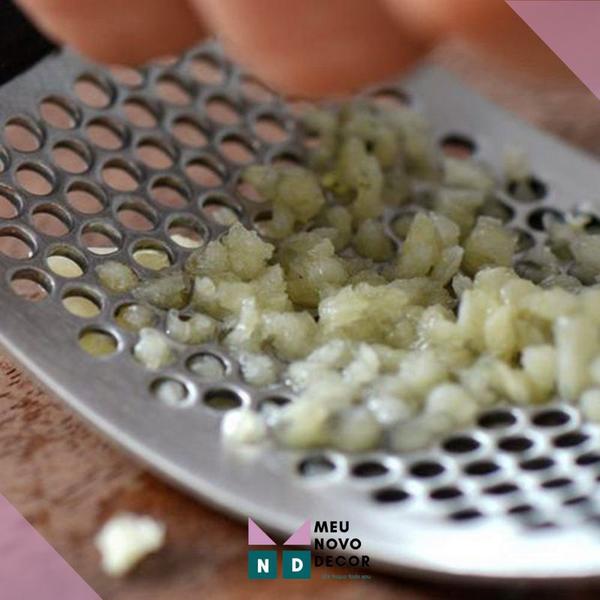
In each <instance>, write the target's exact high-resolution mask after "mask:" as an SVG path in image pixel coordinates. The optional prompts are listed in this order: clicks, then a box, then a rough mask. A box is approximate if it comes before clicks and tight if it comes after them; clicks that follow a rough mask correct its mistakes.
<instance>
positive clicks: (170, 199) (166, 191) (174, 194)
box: [150, 177, 189, 208]
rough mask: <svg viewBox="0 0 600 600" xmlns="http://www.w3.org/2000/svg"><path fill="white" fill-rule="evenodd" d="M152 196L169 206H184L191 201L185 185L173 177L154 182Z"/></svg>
mask: <svg viewBox="0 0 600 600" xmlns="http://www.w3.org/2000/svg"><path fill="white" fill-rule="evenodd" d="M150 196H151V197H152V199H153V200H154V201H155V202H157V203H158V204H160V205H162V206H165V207H167V208H183V207H184V206H186V205H187V203H188V202H189V194H188V192H187V190H186V188H185V186H184V185H183V184H182V183H180V182H178V181H177V180H176V179H173V178H166V177H164V178H161V179H157V180H155V181H154V182H153V183H152V187H151V189H150Z"/></svg>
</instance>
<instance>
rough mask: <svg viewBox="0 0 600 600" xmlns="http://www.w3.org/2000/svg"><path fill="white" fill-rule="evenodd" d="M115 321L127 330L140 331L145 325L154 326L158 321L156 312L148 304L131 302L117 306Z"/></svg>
mask: <svg viewBox="0 0 600 600" xmlns="http://www.w3.org/2000/svg"><path fill="white" fill-rule="evenodd" d="M115 322H116V323H117V325H118V326H119V327H121V328H123V329H125V330H127V331H139V330H140V329H143V328H144V327H153V326H154V325H155V323H156V314H155V313H154V311H153V310H152V309H151V308H149V307H148V306H145V305H143V304H135V303H132V302H130V303H127V304H122V305H121V306H119V307H118V308H117V310H116V311H115Z"/></svg>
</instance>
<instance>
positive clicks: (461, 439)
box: [443, 435, 480, 454]
mask: <svg viewBox="0 0 600 600" xmlns="http://www.w3.org/2000/svg"><path fill="white" fill-rule="evenodd" d="M479 446H480V444H479V442H478V441H477V440H476V439H474V438H472V437H470V436H468V435H459V436H455V437H451V438H449V439H447V440H446V441H445V442H444V444H443V448H444V450H446V452H452V453H456V454H465V453H467V452H473V451H475V450H477V448H479Z"/></svg>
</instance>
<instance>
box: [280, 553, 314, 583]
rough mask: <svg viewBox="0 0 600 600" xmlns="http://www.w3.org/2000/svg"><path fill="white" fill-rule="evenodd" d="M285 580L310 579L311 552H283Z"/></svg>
mask: <svg viewBox="0 0 600 600" xmlns="http://www.w3.org/2000/svg"><path fill="white" fill-rule="evenodd" d="M283 578H284V579H310V550H284V551H283Z"/></svg>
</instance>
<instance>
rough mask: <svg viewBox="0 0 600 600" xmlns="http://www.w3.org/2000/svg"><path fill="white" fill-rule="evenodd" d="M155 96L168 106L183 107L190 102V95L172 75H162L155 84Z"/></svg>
mask: <svg viewBox="0 0 600 600" xmlns="http://www.w3.org/2000/svg"><path fill="white" fill-rule="evenodd" d="M156 94H157V96H158V97H159V98H160V99H161V100H163V101H164V102H167V103H168V104H175V105H177V106H184V105H186V104H189V103H190V102H191V96H190V93H189V92H188V91H187V90H186V88H185V86H184V85H183V83H182V82H181V81H179V80H178V79H177V78H175V77H173V76H172V75H162V76H161V77H159V79H158V80H157V82H156Z"/></svg>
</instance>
